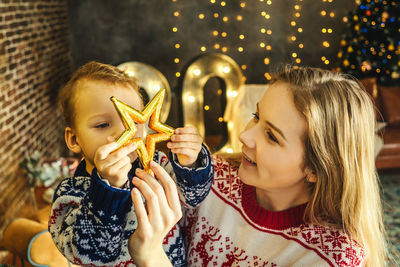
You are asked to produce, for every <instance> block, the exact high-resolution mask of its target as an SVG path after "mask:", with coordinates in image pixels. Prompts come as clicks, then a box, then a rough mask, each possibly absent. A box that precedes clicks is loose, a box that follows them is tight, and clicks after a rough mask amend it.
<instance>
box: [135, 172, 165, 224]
mask: <svg viewBox="0 0 400 267" xmlns="http://www.w3.org/2000/svg"><path fill="white" fill-rule="evenodd" d="M132 184H133V185H134V186H136V187H137V189H139V191H140V192H141V193H142V195H143V197H144V199H145V200H146V207H147V214H148V218H149V221H150V223H151V224H155V225H157V224H159V223H160V222H161V218H160V217H161V211H160V205H159V202H158V201H159V198H158V196H157V195H156V194H155V193H154V191H153V190H152V189H151V187H150V186H149V185H148V184H147V183H146V182H145V181H143V180H141V179H139V178H137V177H133V179H132Z"/></svg>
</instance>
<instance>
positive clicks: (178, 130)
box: [175, 125, 198, 134]
mask: <svg viewBox="0 0 400 267" xmlns="http://www.w3.org/2000/svg"><path fill="white" fill-rule="evenodd" d="M175 133H177V134H198V132H197V129H196V128H195V127H193V126H191V125H189V126H186V127H181V128H176V129H175Z"/></svg>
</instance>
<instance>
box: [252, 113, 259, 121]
mask: <svg viewBox="0 0 400 267" xmlns="http://www.w3.org/2000/svg"><path fill="white" fill-rule="evenodd" d="M252 114H253V118H254V120H256V121H258V120H259V119H260V117H259V116H258V113H252Z"/></svg>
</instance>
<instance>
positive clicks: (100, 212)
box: [49, 62, 213, 266]
mask: <svg viewBox="0 0 400 267" xmlns="http://www.w3.org/2000/svg"><path fill="white" fill-rule="evenodd" d="M111 96H115V97H116V98H117V99H119V100H121V101H122V102H124V103H126V104H128V105H130V106H132V107H133V108H135V109H138V110H142V109H143V101H142V99H141V97H140V95H139V93H138V87H137V85H136V83H135V80H133V79H132V78H131V77H129V76H128V75H126V74H125V73H124V72H122V71H121V70H119V69H118V68H116V67H114V66H111V65H106V64H101V63H98V62H90V63H87V64H86V65H84V66H82V67H81V68H80V69H78V70H77V71H76V73H75V74H74V75H73V76H72V78H71V79H70V80H69V82H68V83H67V84H66V85H65V87H64V88H62V89H61V92H60V96H59V101H60V104H61V107H62V111H63V114H64V118H65V122H66V128H65V141H66V144H67V146H68V148H69V149H70V150H71V151H72V152H74V153H77V154H81V155H83V160H82V161H81V163H80V164H79V166H78V167H77V170H76V171H75V174H74V177H71V178H67V179H65V180H63V181H62V182H61V183H60V185H59V186H58V188H57V190H56V192H55V195H54V199H53V205H52V209H51V215H50V220H49V231H50V233H51V235H52V237H53V240H54V242H55V244H56V246H57V247H58V249H59V250H60V251H61V252H62V253H63V254H64V255H65V257H66V258H68V259H69V260H70V261H71V262H73V263H75V264H78V265H84V266H134V263H133V260H132V259H131V256H130V254H129V252H128V245H127V242H128V239H129V237H130V236H131V235H132V234H133V232H134V231H135V229H136V227H137V218H136V215H135V211H134V209H133V205H132V199H131V194H130V191H131V190H132V188H133V187H134V186H133V185H132V178H133V176H134V175H135V170H136V169H137V168H141V167H142V166H141V164H140V162H139V159H138V158H137V154H136V151H135V150H136V145H134V144H131V145H129V146H125V147H121V148H119V149H117V150H116V148H117V144H116V142H114V141H115V140H116V139H117V138H118V137H119V135H120V134H121V133H122V132H123V131H124V126H123V123H122V121H121V119H120V117H119V115H118V113H117V111H116V110H115V108H114V106H113V103H112V102H111V101H110V97H111ZM142 135H143V125H138V133H137V136H138V137H141V136H142ZM168 147H170V148H171V152H170V158H171V159H172V164H171V162H169V160H168V158H167V156H166V155H165V154H163V153H162V152H158V151H156V152H155V153H154V158H153V160H154V161H155V162H157V163H159V164H160V165H161V166H162V167H163V168H164V169H165V170H166V171H167V172H168V173H169V175H170V176H171V177H173V178H174V179H176V180H177V184H178V186H179V193H180V198H181V201H182V202H184V203H185V204H186V205H189V206H196V205H197V204H198V203H199V202H200V201H202V200H203V199H204V198H205V196H206V195H207V194H208V192H209V190H210V187H211V183H212V177H213V168H212V163H211V159H210V153H209V151H208V150H207V149H206V147H205V146H204V145H202V138H201V137H200V136H199V134H198V132H197V131H196V129H194V128H193V127H184V128H178V129H176V130H175V134H174V135H173V136H172V138H171V142H170V143H169V144H168ZM175 153H176V154H175ZM175 174H176V177H175ZM163 248H164V251H165V253H166V254H167V256H168V258H169V259H170V260H171V262H172V263H173V264H174V266H186V255H185V248H184V244H183V238H182V235H181V231H180V227H179V225H178V224H177V225H176V226H175V227H173V228H172V230H171V231H170V232H169V233H168V235H167V236H166V238H165V239H164V243H163Z"/></svg>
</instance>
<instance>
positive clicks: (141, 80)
mask: <svg viewBox="0 0 400 267" xmlns="http://www.w3.org/2000/svg"><path fill="white" fill-rule="evenodd" d="M117 68H119V69H121V70H122V71H124V72H125V73H126V74H128V75H129V76H132V77H135V78H136V79H137V82H138V85H139V87H141V88H143V89H144V90H145V91H146V93H147V95H148V96H149V99H152V98H153V97H154V96H155V95H156V94H157V92H158V91H160V89H165V94H166V97H165V100H164V105H163V107H162V109H161V116H160V118H161V119H160V120H161V121H162V122H165V121H166V120H167V118H168V114H169V111H170V108H171V88H170V86H169V83H168V80H167V79H166V78H165V76H164V75H163V74H162V73H161V72H159V71H158V70H157V69H156V68H154V67H153V66H150V65H148V64H145V63H142V62H137V61H130V62H125V63H122V64H120V65H118V66H117Z"/></svg>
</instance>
